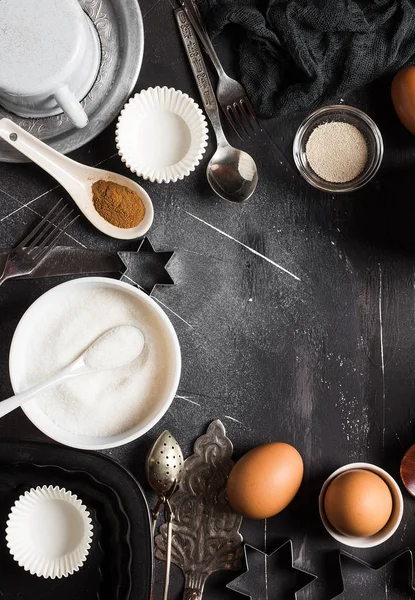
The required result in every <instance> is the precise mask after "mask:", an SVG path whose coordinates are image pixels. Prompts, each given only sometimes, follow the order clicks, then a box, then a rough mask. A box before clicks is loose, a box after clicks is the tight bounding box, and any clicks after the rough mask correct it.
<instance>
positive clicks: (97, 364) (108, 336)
mask: <svg viewBox="0 0 415 600" xmlns="http://www.w3.org/2000/svg"><path fill="white" fill-rule="evenodd" d="M143 348H144V336H143V334H142V332H141V331H140V330H139V329H138V328H137V327H134V326H133V325H120V326H119V327H113V328H112V329H110V330H109V331H107V332H106V333H104V334H103V335H101V336H100V337H99V338H97V339H96V340H95V342H93V343H92V344H91V345H90V346H89V347H88V348H87V349H86V350H85V352H83V354H81V356H79V357H78V358H77V359H76V360H74V361H73V362H72V363H71V364H70V365H68V366H67V367H65V368H64V369H62V370H61V371H59V372H58V373H56V375H53V376H52V377H51V378H50V379H47V380H46V381H42V383H39V384H38V385H35V386H34V387H31V388H29V389H28V390H25V391H24V392H21V393H20V394H16V395H15V396H12V397H11V398H7V400H3V401H2V402H0V418H1V417H4V416H5V415H7V414H9V413H10V412H12V411H13V410H15V409H16V408H19V406H21V405H22V404H23V403H24V402H27V401H28V400H31V399H32V398H33V397H34V396H36V395H37V394H39V393H40V392H43V391H44V390H47V389H48V388H50V387H52V386H54V385H57V384H58V383H61V382H62V381H63V380H64V379H69V378H70V377H78V376H79V375H86V374H87V373H93V372H94V373H96V372H98V371H107V370H108V369H116V368H118V367H123V366H124V365H127V364H128V363H130V362H132V361H133V360H135V359H136V358H138V357H139V356H140V354H141V352H142V350H143Z"/></svg>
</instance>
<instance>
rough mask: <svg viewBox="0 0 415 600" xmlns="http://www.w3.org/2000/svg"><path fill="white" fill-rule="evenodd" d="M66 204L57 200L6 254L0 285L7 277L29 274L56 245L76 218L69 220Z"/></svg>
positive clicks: (69, 213)
mask: <svg viewBox="0 0 415 600" xmlns="http://www.w3.org/2000/svg"><path fill="white" fill-rule="evenodd" d="M73 212H74V211H73V209H71V210H69V212H68V209H67V207H66V205H65V204H64V203H63V202H62V200H59V202H57V204H55V206H54V207H53V208H52V210H51V211H50V212H48V214H47V215H46V216H45V217H43V219H42V220H41V222H40V223H39V224H38V225H37V226H36V227H35V228H34V229H33V231H31V232H30V233H29V235H27V236H26V237H25V238H24V240H23V241H21V242H20V244H19V245H18V246H16V248H14V249H13V250H12V251H11V252H10V254H9V255H8V256H7V260H6V264H5V266H4V269H3V273H2V275H1V276H0V285H1V284H2V283H4V282H5V281H6V280H7V279H12V278H13V277H20V275H29V273H32V271H34V270H35V268H36V267H37V265H38V264H39V263H40V262H41V261H42V260H43V259H44V258H45V256H46V255H47V254H48V252H50V251H51V250H52V248H54V247H55V246H56V244H57V243H58V240H59V238H60V236H61V235H62V234H63V233H64V232H65V231H66V230H67V229H68V227H70V226H71V225H72V224H73V223H74V222H75V221H76V219H77V218H78V216H79V215H77V216H76V217H75V218H74V219H72V220H69V219H70V217H71V215H72V214H73Z"/></svg>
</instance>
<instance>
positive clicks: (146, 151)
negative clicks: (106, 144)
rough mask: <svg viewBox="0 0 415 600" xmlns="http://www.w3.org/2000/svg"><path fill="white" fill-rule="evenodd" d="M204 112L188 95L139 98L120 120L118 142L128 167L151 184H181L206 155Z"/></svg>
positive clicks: (150, 93) (160, 91) (158, 92)
mask: <svg viewBox="0 0 415 600" xmlns="http://www.w3.org/2000/svg"><path fill="white" fill-rule="evenodd" d="M207 140H208V129H207V124H206V119H205V117H204V115H203V112H202V111H201V109H200V108H199V106H198V105H197V104H196V102H195V101H194V100H192V98H190V97H189V96H188V95H187V94H184V93H183V92H180V91H179V90H175V89H173V88H167V87H163V88H160V87H156V88H148V89H147V90H143V91H141V92H140V93H139V94H135V96H133V97H132V98H130V100H129V101H128V102H127V104H126V105H125V106H124V108H123V110H122V111H121V114H120V116H119V118H118V123H117V128H116V135H115V142H116V145H117V148H118V154H119V155H120V156H121V160H122V161H123V162H125V163H126V165H127V167H128V168H129V169H130V170H131V171H132V172H133V173H136V174H137V175H140V176H141V177H143V178H144V179H149V180H150V181H157V182H158V183H162V182H165V183H168V182H170V181H177V180H178V179H183V177H185V176H186V175H189V173H191V171H194V170H195V168H196V166H197V165H198V164H199V162H200V160H201V159H202V156H203V154H204V153H205V151H206V146H207Z"/></svg>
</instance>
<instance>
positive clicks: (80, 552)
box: [6, 485, 92, 579]
mask: <svg viewBox="0 0 415 600" xmlns="http://www.w3.org/2000/svg"><path fill="white" fill-rule="evenodd" d="M91 540H92V523H91V518H90V516H89V512H88V511H87V510H86V507H85V506H84V505H83V504H82V502H81V500H79V498H77V496H75V495H74V494H72V493H71V492H69V491H67V490H65V489H64V488H59V487H53V486H51V485H50V486H43V487H37V488H32V489H31V490H30V491H29V492H26V493H25V494H24V495H22V496H20V498H19V499H18V500H17V501H16V502H15V504H14V505H13V507H12V509H11V512H10V514H9V517H8V521H7V524H6V541H7V547H8V548H9V550H10V554H11V555H12V556H13V558H14V560H15V561H16V562H17V563H18V564H19V565H20V566H21V567H23V568H24V569H25V571H29V572H30V573H31V574H32V575H37V576H38V577H46V578H47V577H50V578H51V579H54V578H55V577H57V578H59V579H60V578H61V577H67V576H68V575H71V574H72V573H73V572H74V571H78V570H79V568H80V567H81V566H82V564H83V563H84V561H85V560H86V558H87V556H88V552H89V549H90V547H91Z"/></svg>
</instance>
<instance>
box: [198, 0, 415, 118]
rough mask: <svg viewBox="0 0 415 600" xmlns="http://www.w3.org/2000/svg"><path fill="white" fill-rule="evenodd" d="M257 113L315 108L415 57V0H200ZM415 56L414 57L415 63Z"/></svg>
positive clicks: (213, 34)
mask: <svg viewBox="0 0 415 600" xmlns="http://www.w3.org/2000/svg"><path fill="white" fill-rule="evenodd" d="M199 6H200V8H201V11H202V13H203V15H204V17H205V19H206V25H207V28H208V29H209V31H210V33H211V35H212V36H213V37H215V36H216V35H218V34H219V33H221V32H222V31H223V32H224V34H225V35H229V36H232V39H233V45H235V43H236V49H237V50H238V52H239V66H240V75H239V77H240V79H241V81H242V83H243V85H244V86H245V88H246V91H247V92H248V95H249V97H250V99H251V101H252V103H253V105H254V107H255V110H256V112H257V114H258V115H259V116H262V117H273V116H276V115H283V114H288V113H291V112H293V111H296V110H300V109H311V108H315V107H317V106H320V105H322V104H324V103H327V102H329V101H333V100H335V101H338V100H339V99H340V98H341V97H342V96H343V94H346V93H347V92H350V91H352V90H355V89H357V88H359V87H361V86H363V85H365V84H367V83H369V82H370V81H373V80H374V79H376V78H377V77H379V76H380V75H383V74H385V73H393V72H395V71H397V70H398V69H399V68H400V67H402V66H404V65H407V64H412V63H413V62H415V0H199ZM234 42H235V43H234ZM411 61H412V62H411Z"/></svg>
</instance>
